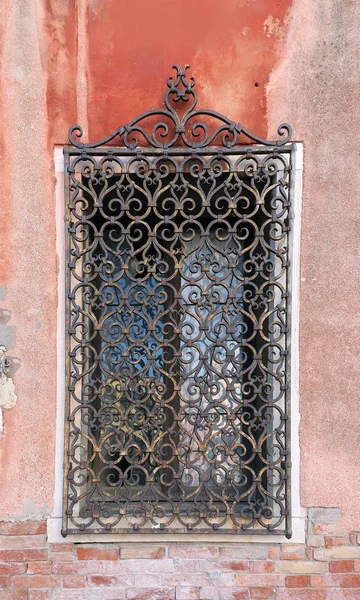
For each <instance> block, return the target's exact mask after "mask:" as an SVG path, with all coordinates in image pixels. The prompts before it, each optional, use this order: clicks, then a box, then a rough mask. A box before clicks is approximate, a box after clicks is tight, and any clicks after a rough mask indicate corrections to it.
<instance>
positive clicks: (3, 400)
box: [0, 346, 17, 434]
mask: <svg viewBox="0 0 360 600" xmlns="http://www.w3.org/2000/svg"><path fill="white" fill-rule="evenodd" d="M5 352H6V348H5V346H0V434H1V433H3V429H4V427H3V416H2V409H3V408H13V407H14V406H15V404H16V400H17V395H16V392H15V384H14V382H13V380H12V378H11V377H8V375H7V370H8V368H9V366H10V364H11V361H10V359H9V358H6V356H5Z"/></svg>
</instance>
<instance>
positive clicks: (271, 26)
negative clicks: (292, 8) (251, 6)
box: [264, 15, 285, 38]
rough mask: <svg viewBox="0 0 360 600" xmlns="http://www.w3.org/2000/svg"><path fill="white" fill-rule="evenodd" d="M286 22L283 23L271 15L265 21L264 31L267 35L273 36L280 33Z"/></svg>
mask: <svg viewBox="0 0 360 600" xmlns="http://www.w3.org/2000/svg"><path fill="white" fill-rule="evenodd" d="M284 25H285V23H282V22H281V21H280V20H279V19H274V17H273V16H272V15H269V16H268V17H267V19H265V21H264V31H265V35H266V37H268V38H269V37H271V36H272V35H279V34H280V33H281V32H282V30H283V28H284Z"/></svg>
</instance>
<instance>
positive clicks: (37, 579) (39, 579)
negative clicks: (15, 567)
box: [12, 575, 61, 588]
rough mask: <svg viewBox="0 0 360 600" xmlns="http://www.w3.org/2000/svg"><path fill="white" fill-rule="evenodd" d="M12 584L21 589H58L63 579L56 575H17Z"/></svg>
mask: <svg viewBox="0 0 360 600" xmlns="http://www.w3.org/2000/svg"><path fill="white" fill-rule="evenodd" d="M12 584H13V586H14V587H19V588H58V587H60V584H61V579H60V577H57V576H55V575H15V576H14V577H13V579H12Z"/></svg>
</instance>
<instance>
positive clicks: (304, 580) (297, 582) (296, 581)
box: [285, 575, 310, 588]
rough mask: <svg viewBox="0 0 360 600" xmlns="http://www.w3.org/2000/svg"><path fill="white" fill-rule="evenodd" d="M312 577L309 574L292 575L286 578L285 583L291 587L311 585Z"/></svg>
mask: <svg viewBox="0 0 360 600" xmlns="http://www.w3.org/2000/svg"><path fill="white" fill-rule="evenodd" d="M309 584H310V578H309V576H308V575H290V576H289V577H286V579H285V585H286V587H289V588H302V587H309Z"/></svg>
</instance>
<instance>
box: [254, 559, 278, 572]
mask: <svg viewBox="0 0 360 600" xmlns="http://www.w3.org/2000/svg"><path fill="white" fill-rule="evenodd" d="M273 572H274V563H273V562H272V561H271V560H254V561H253V562H251V563H250V573H273Z"/></svg>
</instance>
